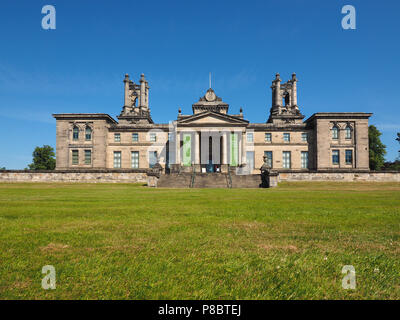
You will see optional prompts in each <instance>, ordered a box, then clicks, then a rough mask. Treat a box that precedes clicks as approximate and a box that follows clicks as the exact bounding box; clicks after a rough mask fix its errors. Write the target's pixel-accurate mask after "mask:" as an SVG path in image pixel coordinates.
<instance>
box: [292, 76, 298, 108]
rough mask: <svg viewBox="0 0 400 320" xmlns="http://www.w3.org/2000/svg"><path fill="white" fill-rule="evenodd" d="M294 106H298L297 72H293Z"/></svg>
mask: <svg viewBox="0 0 400 320" xmlns="http://www.w3.org/2000/svg"><path fill="white" fill-rule="evenodd" d="M291 105H292V106H297V78H296V74H295V73H293V74H292V104H291Z"/></svg>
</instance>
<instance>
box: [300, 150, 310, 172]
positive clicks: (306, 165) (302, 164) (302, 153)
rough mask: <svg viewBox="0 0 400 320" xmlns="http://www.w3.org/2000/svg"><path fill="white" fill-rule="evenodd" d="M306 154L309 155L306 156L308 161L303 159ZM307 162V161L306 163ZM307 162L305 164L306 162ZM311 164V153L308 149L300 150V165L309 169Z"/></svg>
mask: <svg viewBox="0 0 400 320" xmlns="http://www.w3.org/2000/svg"><path fill="white" fill-rule="evenodd" d="M304 154H306V155H307V157H306V159H307V161H304V159H303V155H304ZM305 162H306V163H305ZM304 163H305V164H304ZM309 164H310V159H309V153H308V151H301V152H300V167H301V168H302V169H308V168H309Z"/></svg>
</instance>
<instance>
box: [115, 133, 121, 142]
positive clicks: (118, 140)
mask: <svg viewBox="0 0 400 320" xmlns="http://www.w3.org/2000/svg"><path fill="white" fill-rule="evenodd" d="M114 141H115V142H121V134H120V133H114Z"/></svg>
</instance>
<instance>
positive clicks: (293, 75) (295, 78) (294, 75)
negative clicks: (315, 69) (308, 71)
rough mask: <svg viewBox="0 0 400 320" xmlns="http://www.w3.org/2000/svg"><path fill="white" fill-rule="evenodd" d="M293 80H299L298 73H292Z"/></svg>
mask: <svg viewBox="0 0 400 320" xmlns="http://www.w3.org/2000/svg"><path fill="white" fill-rule="evenodd" d="M292 80H297V77H296V72H293V73H292Z"/></svg>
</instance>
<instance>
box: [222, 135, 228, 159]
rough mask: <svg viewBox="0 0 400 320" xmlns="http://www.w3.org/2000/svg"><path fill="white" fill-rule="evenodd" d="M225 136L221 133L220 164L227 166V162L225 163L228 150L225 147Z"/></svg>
mask: <svg viewBox="0 0 400 320" xmlns="http://www.w3.org/2000/svg"><path fill="white" fill-rule="evenodd" d="M226 136H227V134H226V132H223V133H222V159H221V160H222V164H228V161H227V155H228V152H227V149H228V146H227V139H226Z"/></svg>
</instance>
